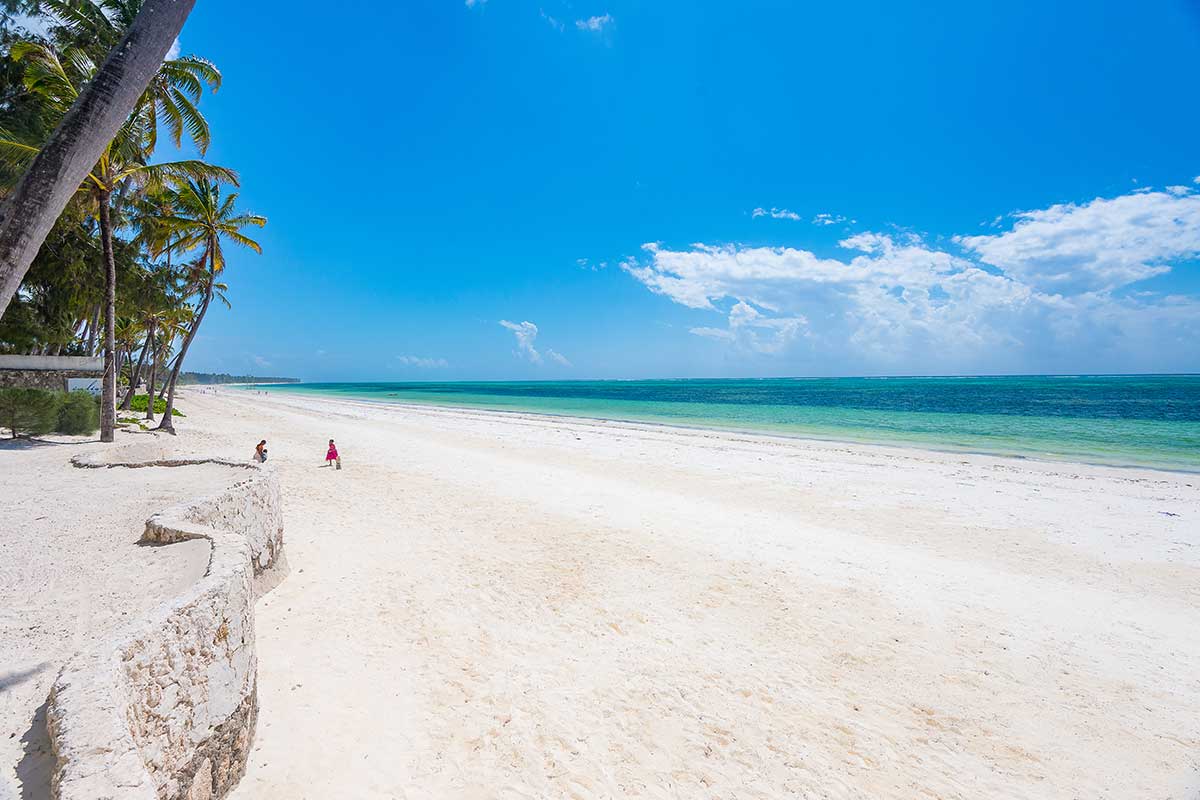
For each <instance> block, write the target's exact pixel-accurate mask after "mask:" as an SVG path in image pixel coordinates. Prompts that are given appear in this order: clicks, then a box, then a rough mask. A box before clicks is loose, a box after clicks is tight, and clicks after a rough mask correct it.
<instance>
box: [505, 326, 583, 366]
mask: <svg viewBox="0 0 1200 800" xmlns="http://www.w3.org/2000/svg"><path fill="white" fill-rule="evenodd" d="M500 324H501V325H503V326H504V327H505V328H508V329H509V330H510V331H512V332H513V336H515V337H516V339H517V352H516V355H518V356H520V357H521V358H526V359H528V360H529V361H530V362H531V363H533V364H541V363H543V360H544V359H543V358H542V353H540V352H539V351H538V349H537V348H536V347H535V346H534V343H535V342H536V341H537V336H538V326H537V325H534V324H533V323H532V322H530V321H528V320H526V321H524V322H509V321H508V320H506V319H502V320H500ZM546 358H549V359H550V360H551V361H553V362H554V363H556V364H561V365H563V366H564V367H569V366H571V362H570V361H568V360H567V357H566V356H564V355H563V354H562V353H559V352H557V351H555V350H550V349H547V350H546Z"/></svg>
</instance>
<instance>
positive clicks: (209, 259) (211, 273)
mask: <svg viewBox="0 0 1200 800" xmlns="http://www.w3.org/2000/svg"><path fill="white" fill-rule="evenodd" d="M237 197H238V196H237V193H236V192H232V193H230V194H227V195H225V197H224V198H222V197H221V187H220V185H219V184H218V183H217V182H216V181H213V180H211V179H209V178H208V177H201V178H199V179H197V180H189V181H185V182H180V183H179V184H178V189H177V200H178V205H177V206H176V209H175V216H174V218H173V219H172V220H171V221H170V225H171V228H172V229H173V230H174V231H175V232H176V234H177V235H178V236H179V244H180V247H181V249H184V250H191V249H194V248H202V255H201V258H200V259H199V260H198V261H197V263H196V270H195V281H194V282H195V284H196V288H197V292H196V294H197V295H198V296H199V297H198V300H197V305H196V315H195V318H194V319H193V320H192V324H191V325H190V326H189V327H188V332H187V335H186V336H185V337H184V339H183V344H181V345H180V349H179V355H177V356H176V357H175V366H174V367H173V368H172V370H171V377H170V379H169V381H170V382H169V383H168V384H167V385H168V387H169V388H168V389H167V409H166V411H165V412H164V413H163V418H162V421H161V422H159V424H158V427H159V429H160V430H165V431H169V432H171V433H174V432H175V425H174V422H173V420H172V419H171V413H172V412H173V411H174V408H175V385H176V382H177V381H178V380H179V372H180V370H181V369H182V368H183V360H184V359H185V358H186V357H187V351H188V348H189V347H191V345H192V341H193V340H194V339H195V338H196V331H198V330H199V329H200V325H201V323H203V322H204V315H205V314H207V313H208V307H209V305H210V304H211V303H212V300H213V294H214V292H220V293H221V294H222V295H223V293H224V284H221V283H219V282H218V281H217V276H218V275H220V274H221V272H222V271H223V270H224V269H225V252H224V250H223V249H222V243H223V242H224V241H230V242H232V243H234V244H236V245H240V246H242V247H247V248H249V249H251V250H253V251H254V252H256V253H262V247H261V246H259V244H258V242H256V241H254V240H253V239H251V238H250V237H248V236H246V235H245V234H243V233H242V229H243V228H246V227H248V226H251V225H253V226H255V227H258V228H261V227H262V226H264V225H266V224H267V218H266V217H261V216H258V215H257V214H245V213H238V212H237V210H236V209H235V208H234V206H235V204H236V203H237Z"/></svg>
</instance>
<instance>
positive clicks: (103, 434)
mask: <svg viewBox="0 0 1200 800" xmlns="http://www.w3.org/2000/svg"><path fill="white" fill-rule="evenodd" d="M108 206H109V194H108V192H104V193H103V194H101V195H100V242H101V244H102V245H103V250H104V380H103V381H102V382H101V386H100V441H102V442H111V441H112V440H113V436H114V431H115V430H116V426H117V360H116V352H115V351H116V346H117V345H116V331H117V328H116V315H117V263H116V260H115V259H114V258H113V246H112V221H111V220H110V219H109V207H108Z"/></svg>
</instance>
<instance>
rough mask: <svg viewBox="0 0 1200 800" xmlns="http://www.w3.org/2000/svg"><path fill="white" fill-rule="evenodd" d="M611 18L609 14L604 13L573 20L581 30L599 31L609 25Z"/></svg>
mask: <svg viewBox="0 0 1200 800" xmlns="http://www.w3.org/2000/svg"><path fill="white" fill-rule="evenodd" d="M612 22H613V18H612V15H611V14H604V15H602V16H599V17H588V18H587V19H577V20H575V27H576V28H578V29H579V30H581V31H594V32H599V31H602V30H604V29H605V28H606V27H608V26H609V25H611V24H612Z"/></svg>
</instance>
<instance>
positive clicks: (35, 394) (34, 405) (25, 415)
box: [0, 387, 62, 439]
mask: <svg viewBox="0 0 1200 800" xmlns="http://www.w3.org/2000/svg"><path fill="white" fill-rule="evenodd" d="M60 395H61V393H60V392H48V391H46V390H44V389H25V388H21V387H13V388H8V389H0V425H3V426H4V427H6V428H8V429H9V430H10V431H11V432H12V437H13V438H14V439H15V438H17V436H22V435H23V436H40V435H41V434H43V433H49V432H50V431H52V430H54V426H55V425H56V424H57V422H58V408H59V405H60V404H61V402H62V399H61V397H60Z"/></svg>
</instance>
